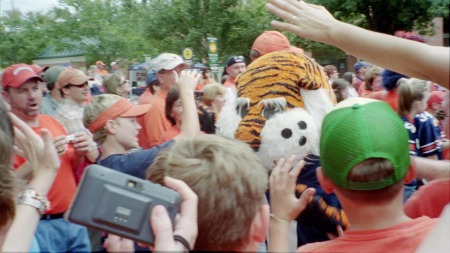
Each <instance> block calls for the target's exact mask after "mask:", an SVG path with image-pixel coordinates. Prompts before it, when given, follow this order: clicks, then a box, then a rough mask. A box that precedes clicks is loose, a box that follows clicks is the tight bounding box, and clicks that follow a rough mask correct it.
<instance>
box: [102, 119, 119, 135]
mask: <svg viewBox="0 0 450 253" xmlns="http://www.w3.org/2000/svg"><path fill="white" fill-rule="evenodd" d="M105 129H106V131H108V133H110V134H116V133H117V129H116V124H115V121H114V120H108V121H106V124H105Z"/></svg>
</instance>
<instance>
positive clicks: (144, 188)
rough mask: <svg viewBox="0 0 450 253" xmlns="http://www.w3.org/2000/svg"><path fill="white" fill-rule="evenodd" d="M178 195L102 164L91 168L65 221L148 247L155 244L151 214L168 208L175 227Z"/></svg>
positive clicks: (85, 175) (85, 174)
mask: <svg viewBox="0 0 450 253" xmlns="http://www.w3.org/2000/svg"><path fill="white" fill-rule="evenodd" d="M180 201H181V200H180V196H179V194H178V193H177V192H175V191H173V190H171V189H169V188H166V187H163V186H161V185H158V184H154V183H151V182H150V181H147V180H143V179H140V178H137V177H133V176H130V175H127V174H124V173H121V172H118V171H115V170H112V169H109V168H106V167H103V166H100V165H89V166H88V167H87V168H86V170H85V172H84V174H83V178H82V180H81V181H80V185H79V186H78V190H77V193H76V195H75V197H74V199H73V201H72V204H71V206H70V208H69V210H68V212H66V215H65V218H66V219H67V220H68V221H70V222H73V223H76V224H80V225H83V226H86V227H91V228H95V229H98V230H101V231H104V232H107V233H111V234H114V235H118V236H121V237H124V238H128V239H131V240H133V241H136V242H141V243H145V244H147V245H153V244H154V235H153V231H152V228H151V224H150V213H151V210H152V209H153V207H154V206H156V205H162V206H164V207H166V209H167V212H168V214H169V217H170V219H171V220H172V224H173V223H174V220H175V216H176V214H177V213H178V210H179V206H180Z"/></svg>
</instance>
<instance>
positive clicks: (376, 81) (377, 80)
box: [372, 76, 385, 91]
mask: <svg viewBox="0 0 450 253" xmlns="http://www.w3.org/2000/svg"><path fill="white" fill-rule="evenodd" d="M372 89H373V91H383V90H385V89H384V86H383V83H382V82H381V76H375V77H374V78H373V82H372Z"/></svg>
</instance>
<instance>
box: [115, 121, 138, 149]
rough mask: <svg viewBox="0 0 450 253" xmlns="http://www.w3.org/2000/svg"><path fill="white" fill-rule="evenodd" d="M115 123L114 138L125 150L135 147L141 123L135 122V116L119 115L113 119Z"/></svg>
mask: <svg viewBox="0 0 450 253" xmlns="http://www.w3.org/2000/svg"><path fill="white" fill-rule="evenodd" d="M113 124H115V125H116V127H115V129H116V134H115V136H116V138H117V142H118V143H120V145H122V146H123V147H124V148H125V149H126V150H129V149H133V148H136V147H137V146H138V145H139V144H138V133H139V130H141V128H142V127H141V125H140V124H139V123H138V122H137V120H136V117H129V118H128V117H127V118H122V117H119V118H117V119H115V120H114V123H113Z"/></svg>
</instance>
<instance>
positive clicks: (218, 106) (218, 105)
mask: <svg viewBox="0 0 450 253" xmlns="http://www.w3.org/2000/svg"><path fill="white" fill-rule="evenodd" d="M225 102H226V98H225V95H217V96H216V99H215V100H214V106H215V107H216V110H217V113H220V111H222V108H223V105H224V104H225Z"/></svg>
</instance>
